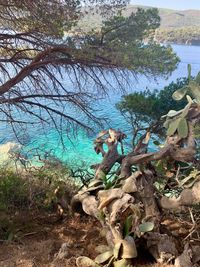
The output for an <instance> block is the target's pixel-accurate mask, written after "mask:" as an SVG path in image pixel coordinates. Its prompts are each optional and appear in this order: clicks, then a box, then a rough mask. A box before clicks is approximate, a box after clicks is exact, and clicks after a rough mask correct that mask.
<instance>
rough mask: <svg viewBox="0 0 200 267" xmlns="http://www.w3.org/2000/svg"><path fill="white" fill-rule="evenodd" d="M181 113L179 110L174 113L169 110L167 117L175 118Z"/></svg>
mask: <svg viewBox="0 0 200 267" xmlns="http://www.w3.org/2000/svg"><path fill="white" fill-rule="evenodd" d="M180 113H181V110H179V111H176V110H170V111H169V112H168V113H167V115H166V116H167V117H175V116H177V115H179V114H180Z"/></svg>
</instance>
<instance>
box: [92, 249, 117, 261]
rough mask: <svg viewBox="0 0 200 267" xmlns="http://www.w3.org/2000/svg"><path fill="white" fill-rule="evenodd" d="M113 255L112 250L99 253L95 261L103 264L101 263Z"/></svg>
mask: <svg viewBox="0 0 200 267" xmlns="http://www.w3.org/2000/svg"><path fill="white" fill-rule="evenodd" d="M112 256H113V252H112V251H111V250H109V251H106V252H104V253H102V254H100V255H98V256H97V257H96V258H95V260H94V261H95V262H96V263H98V264H101V263H104V262H106V261H108V260H109V259H110V258H111V257H112Z"/></svg>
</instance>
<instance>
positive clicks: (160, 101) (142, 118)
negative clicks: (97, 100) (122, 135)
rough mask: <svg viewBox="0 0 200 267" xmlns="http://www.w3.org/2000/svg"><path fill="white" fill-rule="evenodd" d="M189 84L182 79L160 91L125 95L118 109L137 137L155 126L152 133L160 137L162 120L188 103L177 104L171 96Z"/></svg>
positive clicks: (182, 101)
mask: <svg viewBox="0 0 200 267" xmlns="http://www.w3.org/2000/svg"><path fill="white" fill-rule="evenodd" d="M191 79H192V78H191ZM188 84H189V79H188V78H181V79H178V80H177V81H176V82H171V83H170V84H169V85H168V86H166V87H164V89H162V90H160V91H158V90H153V91H150V90H145V91H142V92H135V93H132V94H129V95H125V96H123V98H122V100H121V101H120V102H119V103H117V105H116V108H117V109H118V110H119V111H120V113H121V114H122V116H123V117H124V118H125V119H126V121H127V122H128V123H129V124H130V125H131V127H132V129H133V130H134V135H135V136H136V135H137V133H138V131H141V130H145V129H146V128H148V127H151V126H154V125H155V126H156V127H153V129H152V131H153V132H154V133H156V134H159V135H160V134H162V125H161V124H160V123H159V121H160V118H161V117H162V116H163V115H165V114H166V113H167V112H168V111H169V110H171V109H177V110H180V109H183V108H184V107H185V105H186V103H187V101H186V100H185V99H182V100H181V101H178V102H177V101H175V100H174V99H173V98H172V97H171V95H172V94H173V93H174V92H175V91H177V90H178V89H181V88H183V86H187V85H188Z"/></svg>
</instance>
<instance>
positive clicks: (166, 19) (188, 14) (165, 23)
mask: <svg viewBox="0 0 200 267" xmlns="http://www.w3.org/2000/svg"><path fill="white" fill-rule="evenodd" d="M138 7H141V8H144V9H147V8H151V7H150V6H135V5H129V6H128V7H127V8H126V10H125V12H124V13H125V15H130V14H131V13H132V12H135V11H136V10H137V8H138ZM158 10H159V15H160V17H161V28H171V29H174V28H182V27H199V26H200V10H184V11H183V10H181V11H180V10H173V9H165V8H159V9H158Z"/></svg>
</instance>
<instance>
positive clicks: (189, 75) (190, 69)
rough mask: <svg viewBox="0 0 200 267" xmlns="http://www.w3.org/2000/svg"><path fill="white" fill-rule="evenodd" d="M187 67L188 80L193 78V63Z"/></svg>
mask: <svg viewBox="0 0 200 267" xmlns="http://www.w3.org/2000/svg"><path fill="white" fill-rule="evenodd" d="M187 68H188V80H189V81H190V79H191V72H192V68H191V65H190V64H188V66H187Z"/></svg>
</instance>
